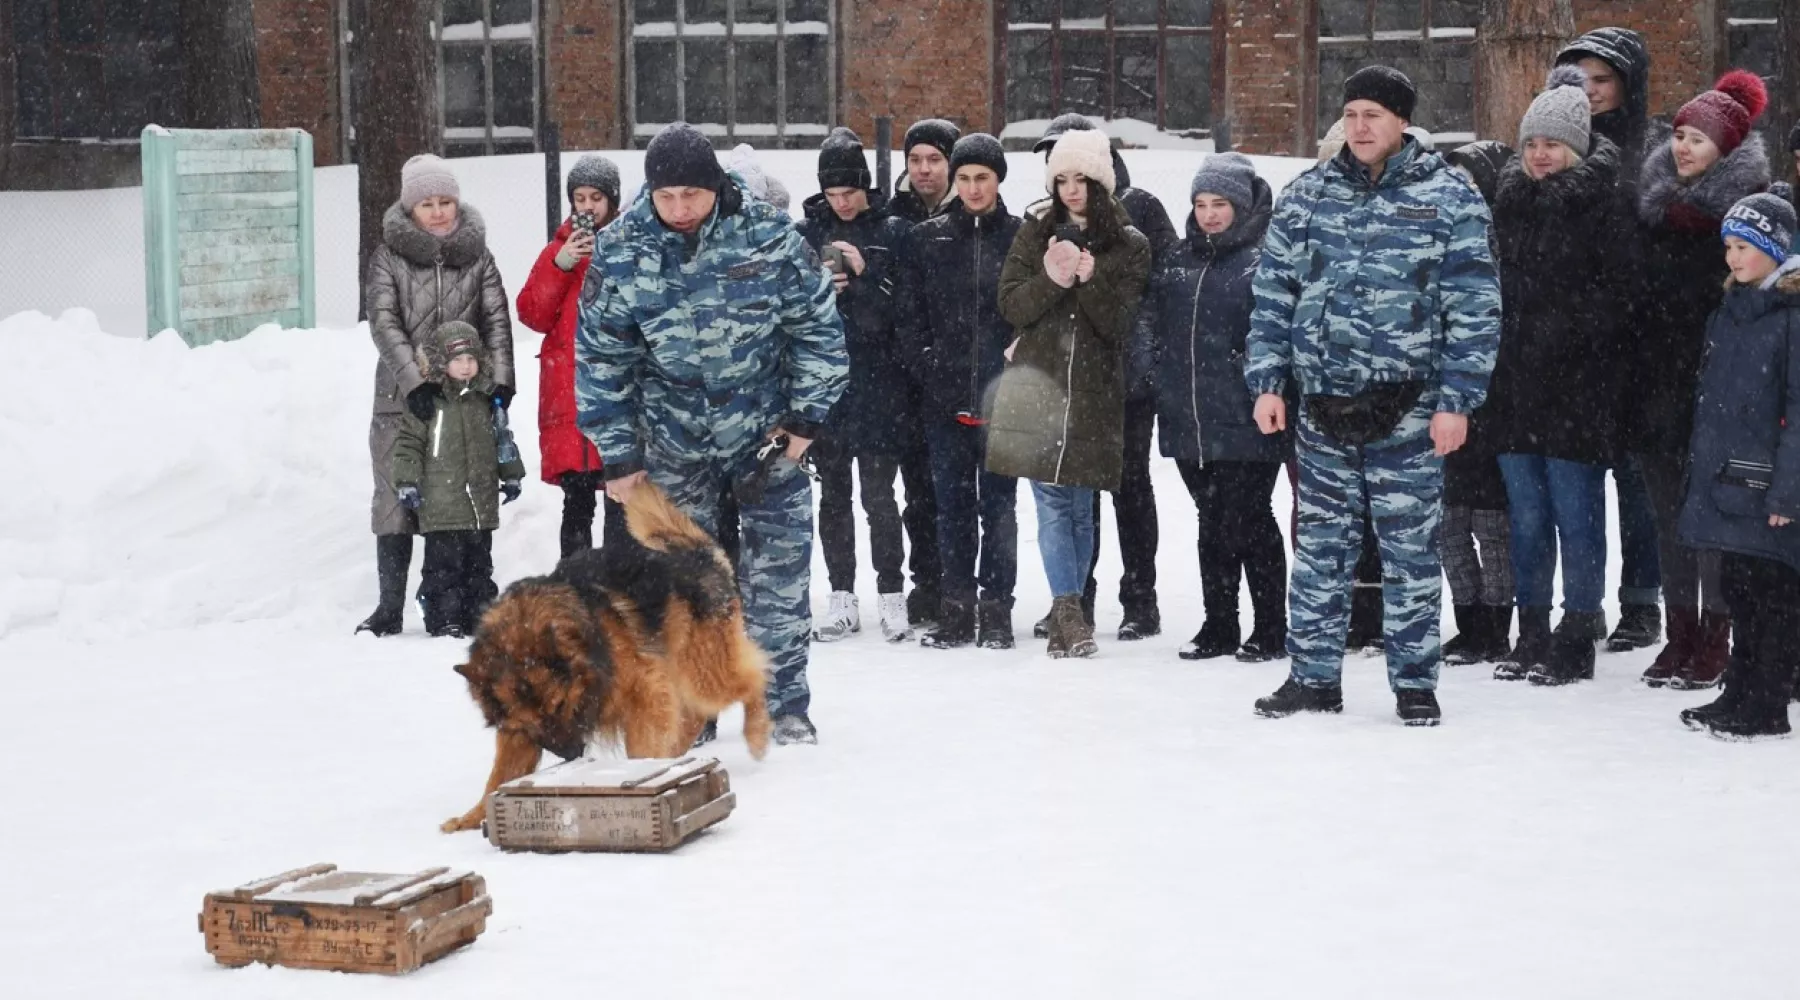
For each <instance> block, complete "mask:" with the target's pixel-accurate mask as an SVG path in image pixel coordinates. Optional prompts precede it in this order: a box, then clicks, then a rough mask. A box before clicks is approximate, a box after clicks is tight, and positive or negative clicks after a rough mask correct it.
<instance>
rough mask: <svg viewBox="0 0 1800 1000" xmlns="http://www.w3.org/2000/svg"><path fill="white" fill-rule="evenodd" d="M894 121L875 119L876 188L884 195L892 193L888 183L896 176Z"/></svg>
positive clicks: (885, 118)
mask: <svg viewBox="0 0 1800 1000" xmlns="http://www.w3.org/2000/svg"><path fill="white" fill-rule="evenodd" d="M893 161H894V119H893V117H892V116H891V115H881V116H879V117H877V118H876V119H875V187H876V189H877V190H879V191H880V192H881V193H882V194H884V195H886V194H889V193H891V190H892V189H891V187H890V186H889V184H888V181H889V180H891V179H892V178H893V176H894V162H893Z"/></svg>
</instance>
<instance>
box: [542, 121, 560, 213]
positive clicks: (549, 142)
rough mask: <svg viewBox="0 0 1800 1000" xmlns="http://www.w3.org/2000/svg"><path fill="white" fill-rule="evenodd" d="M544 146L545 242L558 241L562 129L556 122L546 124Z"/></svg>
mask: <svg viewBox="0 0 1800 1000" xmlns="http://www.w3.org/2000/svg"><path fill="white" fill-rule="evenodd" d="M543 146H544V225H545V228H546V229H547V230H548V232H547V233H546V234H545V236H544V240H545V242H549V241H550V240H553V239H556V231H557V230H558V229H561V228H562V199H563V195H562V129H561V128H560V127H558V126H557V124H556V123H555V122H545V123H544V127H543Z"/></svg>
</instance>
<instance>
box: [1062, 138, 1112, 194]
mask: <svg viewBox="0 0 1800 1000" xmlns="http://www.w3.org/2000/svg"><path fill="white" fill-rule="evenodd" d="M1068 173H1079V174H1080V175H1081V176H1083V177H1086V178H1087V179H1088V180H1091V181H1097V182H1099V184H1100V186H1101V187H1103V188H1105V189H1106V193H1107V194H1112V193H1113V191H1114V190H1115V189H1116V188H1117V187H1118V185H1119V179H1118V175H1117V174H1115V173H1113V164H1112V142H1111V141H1110V140H1108V139H1107V138H1106V133H1105V132H1102V131H1100V130H1099V129H1077V130H1076V131H1073V132H1064V133H1063V136H1062V138H1060V139H1058V140H1056V145H1055V146H1053V147H1051V149H1050V159H1049V160H1048V161H1046V162H1045V164H1044V189H1045V190H1047V191H1050V192H1052V193H1054V192H1055V191H1056V178H1057V176H1058V175H1060V174H1068Z"/></svg>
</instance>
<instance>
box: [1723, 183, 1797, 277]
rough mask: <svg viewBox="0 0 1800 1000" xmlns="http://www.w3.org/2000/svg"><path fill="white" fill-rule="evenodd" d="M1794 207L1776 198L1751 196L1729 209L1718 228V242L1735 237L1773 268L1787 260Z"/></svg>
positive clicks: (1765, 195) (1766, 194) (1792, 243)
mask: <svg viewBox="0 0 1800 1000" xmlns="http://www.w3.org/2000/svg"><path fill="white" fill-rule="evenodd" d="M1794 225H1795V216H1794V206H1792V205H1790V204H1788V203H1787V199H1786V198H1783V197H1781V196H1780V195H1773V194H1768V193H1764V194H1753V195H1751V196H1750V197H1748V198H1745V199H1744V200H1742V201H1740V202H1738V203H1737V204H1735V205H1733V206H1731V211H1729V212H1727V213H1725V222H1724V223H1723V224H1722V225H1720V226H1719V235H1720V237H1721V238H1723V237H1726V236H1736V237H1737V238H1738V239H1740V240H1743V241H1744V242H1745V243H1748V244H1750V245H1751V246H1753V247H1755V248H1756V249H1758V250H1761V251H1762V252H1763V253H1764V254H1766V255H1768V257H1769V259H1770V260H1772V261H1774V262H1775V263H1777V264H1780V263H1782V262H1783V261H1785V260H1787V259H1788V252H1789V251H1790V250H1792V249H1793V246H1794Z"/></svg>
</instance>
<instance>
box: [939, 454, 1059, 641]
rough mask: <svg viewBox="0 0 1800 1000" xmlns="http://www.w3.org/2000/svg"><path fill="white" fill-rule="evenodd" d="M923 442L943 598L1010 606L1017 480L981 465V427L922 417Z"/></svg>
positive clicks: (1016, 544)
mask: <svg viewBox="0 0 1800 1000" xmlns="http://www.w3.org/2000/svg"><path fill="white" fill-rule="evenodd" d="M925 441H926V444H927V445H928V446H929V450H930V453H931V486H932V491H933V492H934V493H936V495H937V536H938V553H939V555H940V557H941V560H942V562H943V564H944V583H943V593H944V596H945V597H947V598H952V599H954V600H958V601H974V600H976V599H977V596H979V598H980V599H981V600H984V601H1003V602H1005V604H1006V606H1007V607H1008V608H1011V607H1012V600H1013V584H1014V583H1015V582H1017V580H1018V577H1019V521H1018V514H1017V510H1016V507H1017V503H1018V495H1019V481H1018V480H1017V479H1014V478H1012V477H1011V476H996V475H994V474H993V473H991V472H989V471H987V469H986V468H985V467H984V466H983V458H984V456H985V455H986V453H987V432H986V430H985V429H983V428H981V427H966V426H964V425H962V424H959V423H957V422H956V421H954V420H949V419H944V418H927V420H926V424H925ZM978 558H979V565H980V577H979V583H980V594H979V595H977V593H976V584H977V577H976V567H977V559H978ZM1082 572H1083V573H1084V574H1085V573H1086V569H1085V567H1084V568H1083V570H1082Z"/></svg>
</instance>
